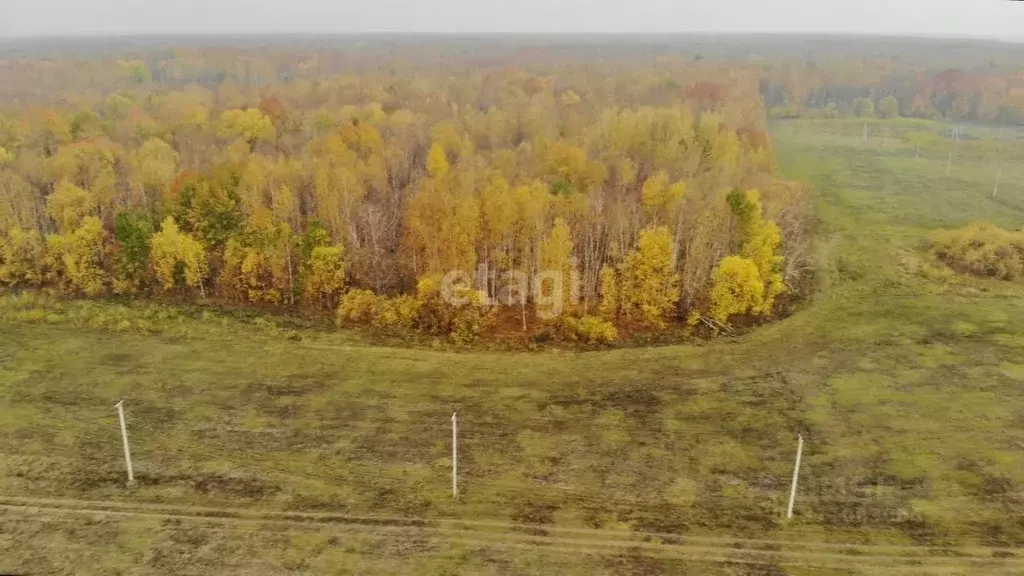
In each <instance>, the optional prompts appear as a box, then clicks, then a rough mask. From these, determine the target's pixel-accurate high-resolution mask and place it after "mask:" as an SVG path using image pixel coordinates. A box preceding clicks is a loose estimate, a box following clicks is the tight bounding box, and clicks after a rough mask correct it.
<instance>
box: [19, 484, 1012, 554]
mask: <svg viewBox="0 0 1024 576" xmlns="http://www.w3.org/2000/svg"><path fill="white" fill-rule="evenodd" d="M0 509H2V510H5V511H7V512H10V513H20V514H24V515H25V517H29V518H41V519H42V520H43V521H46V520H47V519H59V520H62V521H63V520H65V519H66V518H65V517H66V515H68V514H79V515H87V516H94V517H95V516H99V517H113V518H119V519H121V520H125V521H145V520H165V521H167V520H171V521H179V522H189V523H193V522H198V523H201V524H203V527H204V528H206V529H213V530H224V531H230V532H249V531H251V530H252V526H254V525H258V526H260V529H261V530H263V529H267V530H277V531H284V532H289V531H301V530H311V529H312V530H324V529H327V530H331V531H335V532H340V533H361V534H371V535H372V534H381V535H383V534H392V535H394V534H396V533H397V534H401V533H408V534H416V533H421V534H422V533H426V534H432V535H434V536H436V537H437V538H439V539H440V540H441V541H443V542H447V543H454V544H460V545H466V546H482V547H492V548H502V549H534V550H537V551H542V552H553V553H566V554H577V555H578V554H593V555H605V556H607V555H623V554H637V555H642V556H647V557H652V558H664V559H678V560H688V561H699V562H710V563H733V562H734V563H746V564H756V565H768V564H776V565H778V564H784V565H794V566H803V567H820V568H836V567H858V568H864V569H868V568H870V569H872V573H877V572H878V571H879V570H883V569H884V570H885V571H887V572H891V571H893V570H895V571H903V569H904V568H905V569H907V571H911V572H913V571H918V572H920V571H921V570H928V569H935V570H939V569H950V568H954V569H955V568H960V569H964V568H974V569H983V568H989V569H1000V568H1002V569H1009V568H1013V569H1014V571H1017V572H1024V558H1021V557H1018V556H1017V554H1019V553H1024V550H1017V549H1008V548H986V547H958V548H930V547H917V546H905V545H887V544H845V543H832V542H820V541H798V540H771V539H752V538H739V537H736V538H733V537H726V536H687V535H679V534H652V533H642V532H627V531H616V530H600V529H585V528H563V527H555V526H537V525H524V524H515V523H508V522H498V521H487V520H458V519H441V518H439V519H426V518H412V517H396V516H357V515H345V514H331V513H322V512H288V511H271V510H259V509H248V508H216V507H199V506H175V505H167V504H148V503H135V502H124V501H121V502H118V501H92V500H72V499H53V498H24V497H5V496H0ZM996 554H998V556H996Z"/></svg>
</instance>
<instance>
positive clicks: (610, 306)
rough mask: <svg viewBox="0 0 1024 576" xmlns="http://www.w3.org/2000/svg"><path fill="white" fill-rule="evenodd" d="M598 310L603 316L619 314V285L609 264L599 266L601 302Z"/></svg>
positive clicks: (609, 316) (611, 316)
mask: <svg viewBox="0 0 1024 576" xmlns="http://www.w3.org/2000/svg"><path fill="white" fill-rule="evenodd" d="M598 312H600V313H601V316H604V317H605V318H614V317H615V316H617V315H618V314H619V285H618V279H617V277H616V274H615V269H614V268H612V267H611V266H607V265H605V266H602V267H601V303H600V304H599V305H598Z"/></svg>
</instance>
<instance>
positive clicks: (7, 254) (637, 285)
mask: <svg viewBox="0 0 1024 576" xmlns="http://www.w3.org/2000/svg"><path fill="white" fill-rule="evenodd" d="M406 56H408V57H409V58H410V59H415V58H416V56H415V55H407V54H405V53H403V52H398V53H397V54H391V55H385V56H376V57H373V58H370V57H369V56H367V57H366V58H367V59H369V61H360V65H359V67H358V68H359V70H360V71H358V72H353V73H346V72H344V71H338V72H336V73H335V70H338V69H339V68H341V69H344V66H343V65H342V64H340V63H339V62H338V61H336V59H339V58H340V59H341V60H342V61H343V62H344V61H347V60H345V59H344V58H343V57H342V56H339V55H338V54H337V53H332V52H325V53H320V52H316V51H306V52H301V51H300V52H294V53H293V52H289V51H286V50H283V49H282V50H280V51H278V52H274V51H269V50H255V49H254V50H253V51H244V52H233V51H228V50H222V49H212V48H211V49H208V50H205V51H204V50H190V51H184V50H176V51H172V52H171V53H170V54H167V53H163V52H161V53H145V54H141V55H124V54H118V55H98V56H92V57H91V58H90V59H88V61H87V62H78V63H74V62H72V61H71V60H61V59H48V58H43V57H25V58H9V59H6V60H3V61H0V85H3V86H4V87H5V88H4V90H5V91H6V95H5V97H4V99H3V100H2V102H3V112H2V114H0V283H2V284H4V285H7V286H13V287H24V286H46V287H48V288H51V289H56V290H60V291H61V292H64V293H68V294H84V295H89V296H93V295H100V294H108V293H117V294H129V295H159V294H165V295H171V296H173V297H177V298H204V297H205V298H217V299H223V300H230V301H235V302H239V303H249V304H265V305H275V306H292V307H303V308H305V309H308V310H321V311H324V312H331V313H334V314H336V316H337V318H338V319H339V320H340V321H343V322H355V323H365V324H370V325H373V326H376V327H379V328H385V329H390V328H420V329H424V330H427V331H431V332H448V333H452V334H454V335H455V336H456V337H457V338H459V339H464V340H468V339H471V338H472V337H473V336H474V335H476V334H477V333H479V332H481V331H483V330H486V329H487V327H488V326H489V325H491V324H493V323H494V322H495V319H496V318H498V319H500V317H501V315H502V314H505V315H506V316H508V317H510V318H514V319H515V323H514V324H515V325H517V326H518V329H519V330H522V331H525V332H529V331H534V330H538V329H540V328H539V327H540V326H542V325H547V326H551V325H554V326H556V327H557V328H558V329H559V330H561V331H562V332H564V333H565V334H566V335H569V336H574V337H579V338H583V339H586V340H594V341H601V340H610V339H613V338H614V337H615V333H616V326H618V327H619V328H622V327H623V326H626V327H630V329H634V328H636V329H650V330H658V329H662V328H664V327H666V326H667V324H669V323H671V322H674V321H682V320H686V319H689V320H690V321H691V322H695V323H696V322H704V323H707V324H708V325H719V326H720V325H722V324H723V323H727V322H728V321H729V319H730V318H731V317H735V316H740V315H769V314H771V312H772V310H773V307H774V303H775V300H776V298H777V296H778V295H779V294H781V293H783V292H784V291H786V290H794V289H796V288H798V287H799V286H800V283H801V279H802V274H803V271H804V268H805V266H806V260H805V255H804V251H805V249H806V239H805V226H806V221H807V213H806V211H807V206H806V199H805V197H804V191H803V188H802V187H801V186H800V185H799V184H797V183H792V182H787V181H784V180H782V179H781V178H779V177H778V176H777V175H776V171H775V164H774V157H773V151H772V144H771V139H770V138H769V136H768V135H767V134H766V131H765V111H764V107H763V104H762V101H761V99H760V97H759V93H758V90H759V82H760V78H759V76H758V75H757V74H756V73H754V72H752V71H748V70H744V69H743V68H737V67H733V66H729V65H724V64H721V63H713V62H699V61H698V62H693V61H683V60H678V61H675V62H666V61H663V60H658V59H654V60H648V61H646V63H645V64H644V65H643V66H639V65H637V63H633V65H631V66H630V67H629V68H628V69H623V68H621V67H620V66H618V65H617V64H616V63H615V62H614V61H612V62H605V61H602V60H600V59H588V58H586V57H585V56H577V57H575V58H562V59H561V60H559V61H551V60H550V59H549V58H547V57H545V56H544V55H541V56H539V57H537V58H536V61H535V62H531V61H530V58H529V57H526V56H518V57H517V60H521V62H519V63H517V64H516V65H509V64H508V63H503V64H501V65H499V64H495V63H479V64H475V63H473V61H472V59H471V58H468V57H466V56H463V57H462V59H461V60H457V61H454V62H452V61H440V62H435V63H434V64H432V65H430V66H422V67H418V68H417V69H415V70H413V69H412V68H410V67H409V66H408V65H407V64H405V63H404V60H405V58H406ZM69 62H71V63H70V64H69ZM227 65H230V68H228V67H225V66H227ZM69 66H70V67H71V68H69ZM74 66H78V67H80V68H83V69H84V68H87V69H88V73H81V74H80V73H78V72H76V71H75V68H74ZM41 86H42V87H47V88H48V89H50V88H51V87H54V88H55V87H59V88H60V91H59V92H58V91H53V92H50V93H48V95H46V96H43V95H40V94H38V93H37V92H39V91H40V90H39V88H40V87H41ZM57 95H59V98H58V97H56V96H57ZM453 271H464V272H466V273H467V274H466V276H460V277H459V278H457V279H456V280H455V281H454V283H453V281H452V280H451V274H450V273H451V272H453ZM545 274H546V275H547V276H544V275H545ZM545 278H546V279H545ZM556 280H557V281H558V282H561V283H562V285H561V286H560V287H559V288H560V291H556V290H555V288H556V286H555V284H556V282H555V281H556ZM445 290H447V292H445ZM452 290H454V291H455V293H456V294H455V296H456V297H457V298H456V299H458V300H459V301H460V302H465V303H467V304H466V305H462V306H458V305H455V304H453V303H452V299H453V294H452ZM553 298H556V299H557V301H556V300H553ZM497 303H503V304H507V305H509V306H507V307H502V308H501V309H496V308H495V305H496V304H497ZM544 309H550V310H554V311H555V312H556V313H557V312H561V313H562V314H561V315H560V316H559V317H558V318H554V317H553V316H557V314H549V315H544V314H543V312H544ZM534 312H538V313H541V316H542V317H543V318H544V320H543V321H542V320H537V319H536V318H535V314H534Z"/></svg>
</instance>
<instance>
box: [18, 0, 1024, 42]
mask: <svg viewBox="0 0 1024 576" xmlns="http://www.w3.org/2000/svg"><path fill="white" fill-rule="evenodd" d="M0 3H2V4H4V6H3V7H2V8H0V35H6V36H34V35H63V34H145V33H172V34H189V33H192V34H208V33H258V32H317V33H331V32H381V31H416V32H686V31H730V32H747V31H763V32H844V33H850V32H852V33H883V34H924V35H943V36H991V37H1001V38H1009V37H1017V38H1024V2H1014V1H1008V0H774V1H772V0H625V1H624V0H3V2H0Z"/></svg>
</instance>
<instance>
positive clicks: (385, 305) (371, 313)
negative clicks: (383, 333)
mask: <svg viewBox="0 0 1024 576" xmlns="http://www.w3.org/2000/svg"><path fill="white" fill-rule="evenodd" d="M420 305H421V304H420V301H419V300H418V299H416V298H414V297H412V296H408V295H400V296H395V297H390V298H389V297H387V296H383V295H379V294H375V293H374V292H373V291H372V290H363V289H358V288H357V289H354V290H349V291H348V292H346V293H345V295H344V296H343V297H342V298H341V304H340V305H339V306H338V311H337V315H336V316H337V320H338V323H339V324H341V323H354V324H362V325H365V326H372V327H374V328H378V329H381V330H410V329H412V328H413V327H414V326H415V325H416V321H417V320H418V319H419V314H420Z"/></svg>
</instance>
